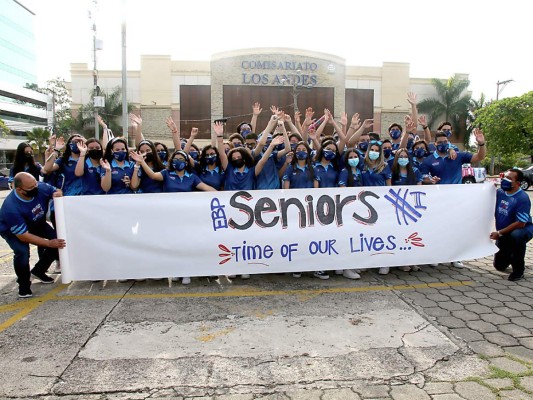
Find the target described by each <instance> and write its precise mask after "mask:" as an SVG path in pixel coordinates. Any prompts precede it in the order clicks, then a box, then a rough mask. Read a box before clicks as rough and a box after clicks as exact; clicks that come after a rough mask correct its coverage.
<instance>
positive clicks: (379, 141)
mask: <svg viewBox="0 0 533 400" xmlns="http://www.w3.org/2000/svg"><path fill="white" fill-rule="evenodd" d="M370 144H377V145H378V146H381V145H382V144H383V142H382V141H381V140H371V141H370Z"/></svg>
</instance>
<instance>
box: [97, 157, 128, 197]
mask: <svg viewBox="0 0 533 400" xmlns="http://www.w3.org/2000/svg"><path fill="white" fill-rule="evenodd" d="M134 166H135V163H132V162H131V161H126V160H125V161H124V165H123V166H122V167H120V166H119V165H118V164H117V161H116V160H114V159H113V160H111V188H110V189H109V191H107V194H129V193H132V191H131V189H130V187H129V186H126V184H125V183H124V181H123V179H124V177H125V176H128V177H129V178H130V181H131V177H132V176H133V167H134ZM104 176H105V169H102V171H101V177H102V178H103V177H104Z"/></svg>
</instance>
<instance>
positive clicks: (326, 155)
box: [324, 150, 337, 161]
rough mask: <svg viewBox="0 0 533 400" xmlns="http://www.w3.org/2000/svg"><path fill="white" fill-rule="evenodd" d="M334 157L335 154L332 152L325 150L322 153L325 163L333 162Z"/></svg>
mask: <svg viewBox="0 0 533 400" xmlns="http://www.w3.org/2000/svg"><path fill="white" fill-rule="evenodd" d="M336 156H337V154H335V152H334V151H331V150H325V151H324V158H325V159H326V160H327V161H331V160H333V159H334V158H335V157H336Z"/></svg>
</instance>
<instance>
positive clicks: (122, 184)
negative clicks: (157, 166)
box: [100, 138, 138, 194]
mask: <svg viewBox="0 0 533 400" xmlns="http://www.w3.org/2000/svg"><path fill="white" fill-rule="evenodd" d="M100 166H101V167H102V169H101V171H102V172H101V178H102V181H101V186H102V190H103V191H104V192H106V194H129V193H132V190H131V187H130V183H131V177H132V176H133V172H134V163H132V162H131V161H130V159H129V156H128V144H127V143H126V140H124V139H122V138H114V139H112V140H111V141H110V142H109V143H108V144H107V146H106V149H105V153H104V158H103V159H102V161H100ZM137 172H138V171H135V173H137Z"/></svg>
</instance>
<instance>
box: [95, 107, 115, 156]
mask: <svg viewBox="0 0 533 400" xmlns="http://www.w3.org/2000/svg"><path fill="white" fill-rule="evenodd" d="M98 125H100V126H101V127H102V129H103V133H102V149H105V148H106V147H107V143H108V142H109V141H110V140H111V139H113V133H112V132H111V130H110V129H108V127H107V125H106V123H105V122H104V120H103V119H102V116H101V115H98Z"/></svg>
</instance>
